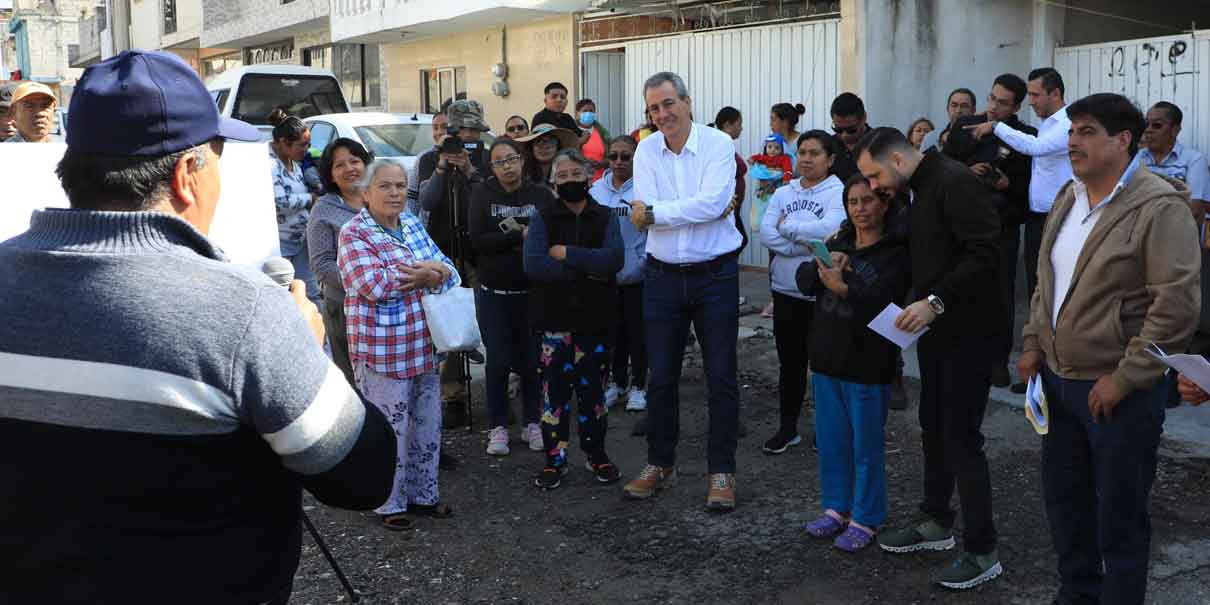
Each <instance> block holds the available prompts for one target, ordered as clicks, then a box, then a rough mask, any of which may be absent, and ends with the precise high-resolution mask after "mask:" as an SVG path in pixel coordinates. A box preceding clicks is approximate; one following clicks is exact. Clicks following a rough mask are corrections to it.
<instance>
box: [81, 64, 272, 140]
mask: <svg viewBox="0 0 1210 605" xmlns="http://www.w3.org/2000/svg"><path fill="white" fill-rule="evenodd" d="M68 115H69V116H71V128H68V129H67V147H68V149H71V150H72V151H77V152H83V153H100V154H105V155H119V156H131V155H150V156H162V155H168V154H170V153H176V152H178V151H184V150H186V149H190V148H192V147H197V146H198V145H201V144H203V143H205V142H207V141H210V140H212V139H215V138H224V139H234V140H237V141H257V140H259V139H260V133H258V132H257V130H256V127H255V126H252V125H251V124H248V123H247V122H241V121H239V120H233V119H231V118H224V117H221V116H219V115H218V106H217V105H215V103H214V99H213V98H212V97H211V96H210V92H209V91H207V90H206V85H205V84H203V83H202V79H201V78H199V77H198V75H197V72H195V71H193V68H192V67H190V66H189V64H188V63H185V61H183V60H182V59H181V58H180V57H178V56H176V55H174V54H172V53H167V52H162V51H143V50H131V51H126V52H124V53H122V54H120V55H118V56H116V57H111V58H109V59H106V60H104V61H102V62H100V63H97V64H96V65H93V66H92V67H89V68H88V69H86V70H85V71H84V76H83V77H81V78H80V81H79V82H77V83H76V88H75V91H74V92H73V93H72V96H71V108H70V109H69V110H68Z"/></svg>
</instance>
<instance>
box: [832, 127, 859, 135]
mask: <svg viewBox="0 0 1210 605" xmlns="http://www.w3.org/2000/svg"><path fill="white" fill-rule="evenodd" d="M859 130H861V127H860V126H850V127H848V128H841V127H839V126H833V127H832V132H835V133H836V134H857V131H859Z"/></svg>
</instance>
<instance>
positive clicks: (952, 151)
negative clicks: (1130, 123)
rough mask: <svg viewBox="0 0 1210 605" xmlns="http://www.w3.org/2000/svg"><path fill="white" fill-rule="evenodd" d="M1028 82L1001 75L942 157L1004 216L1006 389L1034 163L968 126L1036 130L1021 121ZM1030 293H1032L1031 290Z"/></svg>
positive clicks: (1001, 372) (1002, 378)
mask: <svg viewBox="0 0 1210 605" xmlns="http://www.w3.org/2000/svg"><path fill="white" fill-rule="evenodd" d="M1025 94H1026V85H1025V81H1024V80H1022V79H1021V78H1020V77H1018V76H1016V75H1014V74H1001V75H1000V76H998V77H997V78H996V80H995V82H994V83H993V84H992V90H991V93H990V94H989V95H988V96H987V111H985V112H983V113H981V114H977V115H973V116H966V117H962V118H958V120H957V121H956V122H954V125H953V126H952V127H951V128H950V134H949V137H948V138H947V139H946V142H945V146H944V153H945V154H946V155H947V156H949V157H951V158H953V159H955V160H957V161H959V162H962V163H964V164H966V165H967V166H970V168H971V171H972V172H974V173H975V175H977V176H978V177H979V179H980V180H981V181H983V183H984V184H985V185H987V187H988V189H990V190H991V194H992V197H991V199H992V203H993V204H994V205H995V207H996V210H997V211H998V212H999V214H1000V290H1001V294H1002V297H1003V300H1004V302H1003V311H1004V316H1003V320H1002V325H1001V329H1000V331H999V334H998V336H997V339H996V340H997V343H998V344H999V345H1000V346H999V348H998V350H997V351H996V353H997V358H996V359H997V361H996V366H995V367H993V368H992V374H991V383H992V385H993V386H998V387H1006V386H1008V385H1009V382H1010V381H1011V379H1010V377H1009V374H1008V357H1009V355H1010V354H1011V353H1012V350H1013V338H1014V337H1015V336H1014V335H1015V334H1017V332H1016V331H1015V330H1014V329H1013V322H1014V320H1015V318H1016V310H1015V308H1014V307H1015V304H1014V297H1015V295H1016V292H1015V287H1014V286H1015V284H1016V283H1017V253H1018V250H1019V247H1020V241H1021V225H1022V224H1024V223H1025V214H1026V212H1027V211H1028V210H1029V179H1030V170H1031V168H1032V159H1031V158H1030V157H1029V156H1027V155H1024V154H1021V153H1018V152H1017V151H1014V150H1013V148H1012V147H1009V146H1008V145H1007V144H1006V143H1004V142H1003V141H1001V140H1000V138H999V137H996V136H988V137H983V138H981V139H975V137H974V136H972V133H971V130H969V129H967V128H966V127H967V126H969V125H972V124H982V123H984V122H1003V123H1005V124H1007V125H1008V126H1010V127H1012V128H1013V129H1016V130H1019V131H1021V132H1024V133H1027V134H1031V135H1033V134H1036V133H1037V132H1038V131H1037V129H1035V128H1034V127H1032V126H1029V125H1027V124H1024V123H1022V122H1021V120H1019V119H1017V112H1018V111H1020V110H1021V102H1022V101H1024V100H1025ZM1031 294H1032V292H1031Z"/></svg>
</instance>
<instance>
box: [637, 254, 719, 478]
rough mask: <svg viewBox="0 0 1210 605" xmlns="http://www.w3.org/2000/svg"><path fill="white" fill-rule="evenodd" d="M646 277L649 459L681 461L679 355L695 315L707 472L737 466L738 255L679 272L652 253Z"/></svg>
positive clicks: (657, 462)
mask: <svg viewBox="0 0 1210 605" xmlns="http://www.w3.org/2000/svg"><path fill="white" fill-rule="evenodd" d="M644 279H645V281H644V283H643V319H644V320H646V324H647V325H646V330H647V334H646V336H647V356H648V361H649V363H650V364H651V370H650V372H649V374H648V377H647V418H648V422H649V424H648V428H647V461H648V463H649V464H653V465H655V466H660V467H671V466H675V464H676V443H677V440H678V439H679V437H680V420H681V417H680V380H681V362H682V360H683V359H684V357H685V341H686V339H687V338H688V336H689V325H690V323H691V322H692V324H693V328H694V330H695V332H696V334H697V341H698V343H699V344H700V345H701V347H702V365H703V367H704V369H705V371H706V390H707V394H708V400H709V407H710V420H709V432H710V436H709V444H708V446H707V467H708V469H709V472H710V473H734V472H735V446H736V440H737V436H736V425H737V424H738V423H739V380H738V377H737V370H736V351H735V346H736V340H737V332H738V330H739V268H738V266H737V264H736V260H735V258H734V257H730V258H726V259H720V260H716V261H714V262H711V263H709V265H708V266H707V267H704V268H702V269H700V270H696V271H684V272H682V271H677V270H674V269H671V268H668V267H665V266H663V264H662V263H658V262H654V259H651V258H650V257H649V258H648V260H647V265H646V267H645V269H644Z"/></svg>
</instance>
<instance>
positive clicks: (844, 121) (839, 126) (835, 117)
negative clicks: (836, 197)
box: [831, 92, 871, 183]
mask: <svg viewBox="0 0 1210 605" xmlns="http://www.w3.org/2000/svg"><path fill="white" fill-rule="evenodd" d="M831 113H832V132H834V133H836V138H838V139H840V142H841V143H844V145H843V146H842V147H841V149H840V151H839V152H838V153H837V154H836V159H835V160H834V161H833V162H832V174H835V175H836V178H838V179H840V182H842V183H844V182H847V181H848V180H849V177H851V176H853V175H854V174H857V160H856V159H855V158H854V157H853V148H854V147H856V146H857V142H858V141H860V140H861V137H863V136H865V135H866V133H867V132H869V131H870V130H871V128H870V125H869V123H868V122H867V121H866V113H865V103H863V102H862V101H861V97H859V96H857V95H855V94H853V93H851V92H845V93H841V94H840V96H838V97H836V99H835V100H833V101H832V112H831Z"/></svg>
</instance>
